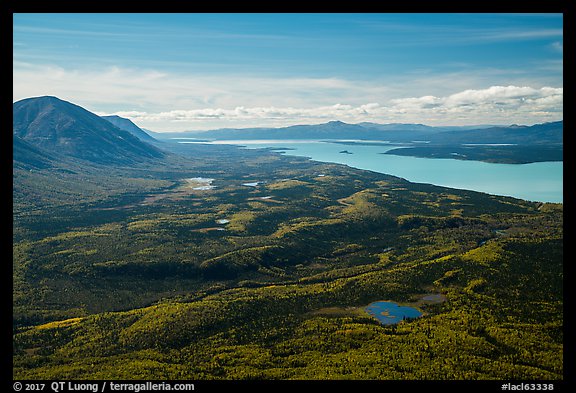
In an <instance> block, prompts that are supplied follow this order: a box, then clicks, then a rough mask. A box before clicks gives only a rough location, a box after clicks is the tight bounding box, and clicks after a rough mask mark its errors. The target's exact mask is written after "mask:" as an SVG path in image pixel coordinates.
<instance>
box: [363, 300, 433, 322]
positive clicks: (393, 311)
mask: <svg viewBox="0 0 576 393" xmlns="http://www.w3.org/2000/svg"><path fill="white" fill-rule="evenodd" d="M365 310H366V311H367V312H368V314H370V315H372V316H373V317H374V318H376V319H378V321H380V323H381V324H383V325H395V324H397V323H398V322H401V321H403V320H404V318H418V317H420V316H421V315H422V313H421V312H420V310H418V309H416V308H414V307H407V306H399V305H398V304H396V303H394V302H389V301H388V302H385V301H380V302H374V303H371V304H369V305H368V306H367V307H366V308H365Z"/></svg>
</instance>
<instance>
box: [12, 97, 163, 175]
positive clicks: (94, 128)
mask: <svg viewBox="0 0 576 393" xmlns="http://www.w3.org/2000/svg"><path fill="white" fill-rule="evenodd" d="M115 120H118V119H115ZM134 132H135V131H134V130H133V131H131V132H128V131H126V130H124V129H121V128H118V127H117V126H115V125H113V124H112V123H111V122H110V121H109V120H105V119H103V118H101V117H99V116H97V115H95V114H94V113H91V112H89V111H87V110H86V109H84V108H82V107H80V106H78V105H74V104H72V103H70V102H66V101H63V100H60V99H58V98H56V97H48V96H47V97H36V98H28V99H24V100H21V101H18V102H15V103H14V105H13V136H14V142H13V156H14V161H15V163H16V164H15V166H17V165H20V166H21V165H24V166H26V165H32V166H36V167H39V166H47V165H50V162H51V161H53V160H61V159H66V158H74V159H80V160H84V161H88V162H92V163H98V164H106V165H109V164H110V165H111V164H124V165H126V164H132V163H136V162H143V161H148V160H154V159H160V158H162V157H164V156H165V154H166V153H164V152H163V151H161V150H160V149H158V148H157V147H155V146H152V145H151V144H149V143H146V142H143V141H142V140H141V139H139V138H138V137H136V136H134V134H133V133H134ZM150 139H151V140H153V139H152V138H151V137H150Z"/></svg>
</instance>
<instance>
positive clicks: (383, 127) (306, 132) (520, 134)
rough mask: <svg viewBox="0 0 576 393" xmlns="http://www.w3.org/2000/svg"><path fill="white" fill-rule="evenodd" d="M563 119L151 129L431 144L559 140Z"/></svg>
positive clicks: (216, 136)
mask: <svg viewBox="0 0 576 393" xmlns="http://www.w3.org/2000/svg"><path fill="white" fill-rule="evenodd" d="M563 124H564V123H563V121H558V122H552V123H544V124H537V125H533V126H515V125H513V126H481V125H478V126H463V127H457V126H447V127H431V126H427V125H424V124H399V123H392V124H376V123H359V124H348V123H343V122H341V121H331V122H328V123H324V124H317V125H295V126H290V127H281V128H242V129H234V128H225V129H217V130H211V131H203V132H182V133H154V134H153V135H154V136H155V137H156V138H158V139H170V138H197V139H200V140H226V139H230V140H252V139H288V140H290V139H320V140H331V139H332V140H333V139H340V140H342V139H344V140H377V141H389V142H395V143H411V142H413V141H426V142H428V143H430V144H432V145H453V144H463V143H485V144H489V143H498V144H503V143H509V144H530V145H533V144H562V142H563Z"/></svg>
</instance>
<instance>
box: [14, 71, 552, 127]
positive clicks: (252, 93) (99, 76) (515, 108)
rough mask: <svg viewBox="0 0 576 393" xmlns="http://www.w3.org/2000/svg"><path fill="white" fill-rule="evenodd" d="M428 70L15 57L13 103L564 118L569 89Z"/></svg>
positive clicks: (202, 112) (138, 112) (285, 120)
mask: <svg viewBox="0 0 576 393" xmlns="http://www.w3.org/2000/svg"><path fill="white" fill-rule="evenodd" d="M425 76H426V75H418V77H414V78H413V79H412V80H408V79H402V80H400V79H398V80H380V81H364V80H346V79H342V78H337V77H326V78H303V77H300V78H271V77H258V76H246V75H243V76H242V77H238V76H234V75H220V76H218V75H208V76H203V75H175V74H166V73H162V72H158V71H153V70H131V69H125V68H118V67H111V68H108V69H105V70H94V71H87V70H82V71H79V70H68V69H64V68H61V67H57V66H48V65H30V64H27V63H19V62H15V63H14V73H13V85H14V96H13V99H14V100H15V101H17V100H19V99H23V98H27V97H34V96H41V95H54V96H57V97H59V98H61V99H64V100H68V101H71V102H73V103H76V104H78V105H81V106H83V107H85V108H87V109H88V110H91V111H93V112H96V113H98V114H106V115H108V114H116V115H119V116H122V117H127V118H129V119H131V120H132V121H134V122H135V123H136V124H138V125H139V126H141V127H144V128H147V129H150V130H153V131H159V132H162V131H185V130H206V129H214V128H223V127H236V128H241V127H280V126H289V125H294V124H317V123H322V122H326V121H330V120H341V121H344V122H349V123H359V122H364V121H370V122H377V123H394V122H401V123H425V124H429V125H464V124H512V123H517V124H535V123H541V122H546V121H555V120H560V119H562V118H563V88H562V87H553V86H537V85H536V84H535V83H534V84H532V85H530V84H528V83H527V84H522V85H514V84H506V85H493V86H492V85H486V81H485V80H481V79H477V78H475V77H473V76H470V77H468V76H466V75H440V76H439V75H430V76H429V78H428V79H426V78H425ZM439 81H441V83H440V82H439ZM485 86H487V87H485ZM467 87H473V88H467ZM422 92H426V93H428V94H421V93H422Z"/></svg>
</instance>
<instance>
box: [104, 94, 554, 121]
mask: <svg viewBox="0 0 576 393" xmlns="http://www.w3.org/2000/svg"><path fill="white" fill-rule="evenodd" d="M562 104H563V88H553V87H542V88H539V89H535V88H532V87H526V86H522V87H520V86H491V87H489V88H486V89H481V90H465V91H462V92H458V93H454V94H451V95H449V96H445V97H436V96H422V97H409V98H401V99H392V100H389V102H387V103H385V104H380V103H376V102H373V103H366V104H363V105H358V106H354V105H346V104H334V105H329V106H318V107H314V108H293V107H274V106H267V107H244V106H238V107H235V108H232V109H224V108H203V109H192V110H171V111H165V112H158V113H148V112H140V111H125V112H122V111H120V112H115V113H114V114H116V115H119V116H122V117H127V118H130V119H132V120H133V121H135V122H136V123H138V124H154V123H163V122H169V123H171V124H175V123H185V124H195V123H197V122H203V123H205V122H206V120H214V121H216V120H220V121H226V122H230V123H231V124H251V125H254V126H258V125H259V126H263V125H270V124H272V125H286V124H302V123H306V122H308V123H321V122H324V121H329V120H334V119H338V120H342V121H346V122H350V123H359V122H363V121H373V122H381V123H382V122H383V123H386V122H420V123H426V124H444V125H448V124H453V123H455V120H456V123H458V121H457V120H463V121H466V120H468V121H470V120H471V119H473V120H475V121H476V122H480V123H482V122H484V123H485V122H490V123H494V122H495V123H499V124H500V123H501V124H511V123H523V124H526V123H527V121H526V120H527V119H535V118H537V119H538V120H537V122H540V121H552V120H558V119H561V118H562V117H563V116H562ZM523 119H524V121H522V120H523ZM215 124H216V123H215ZM178 128H180V127H178Z"/></svg>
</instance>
